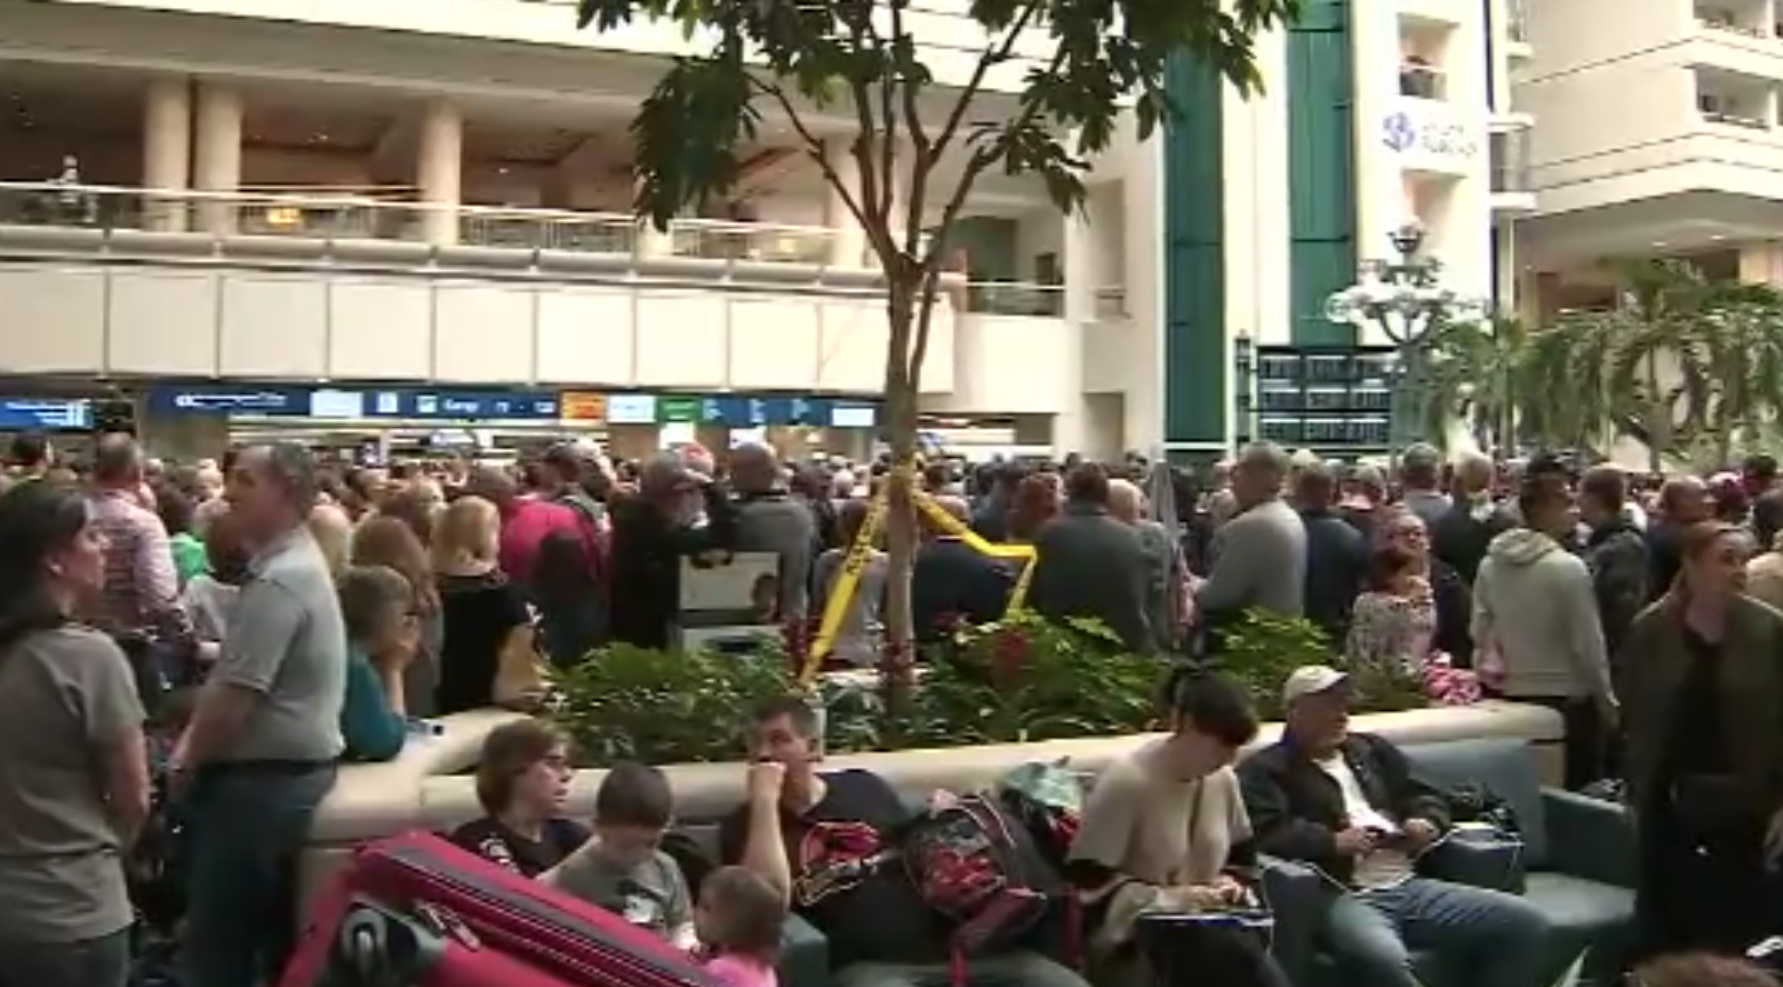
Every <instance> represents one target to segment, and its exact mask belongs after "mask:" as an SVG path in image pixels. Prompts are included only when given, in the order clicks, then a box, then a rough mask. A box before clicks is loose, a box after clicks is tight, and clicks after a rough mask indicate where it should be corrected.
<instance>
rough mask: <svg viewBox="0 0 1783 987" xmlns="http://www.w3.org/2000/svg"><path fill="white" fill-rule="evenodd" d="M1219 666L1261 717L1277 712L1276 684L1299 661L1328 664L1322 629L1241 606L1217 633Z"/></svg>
mask: <svg viewBox="0 0 1783 987" xmlns="http://www.w3.org/2000/svg"><path fill="white" fill-rule="evenodd" d="M1217 633H1218V634H1219V637H1220V640H1219V651H1218V653H1219V662H1218V664H1219V667H1220V669H1221V670H1222V671H1224V672H1226V673H1227V674H1228V675H1231V676H1232V677H1233V678H1235V679H1237V680H1238V681H1240V682H1241V683H1243V684H1244V687H1245V691H1247V692H1248V693H1250V697H1251V702H1253V703H1255V704H1256V707H1257V713H1258V715H1260V716H1262V717H1263V718H1264V719H1266V720H1279V719H1281V716H1282V683H1284V682H1286V681H1287V680H1288V673H1290V672H1292V671H1293V670H1294V669H1296V668H1299V667H1300V666H1302V665H1329V664H1333V663H1334V659H1333V657H1332V654H1331V642H1330V641H1328V640H1326V638H1325V633H1324V632H1323V631H1321V630H1319V628H1318V627H1317V626H1316V625H1314V624H1313V623H1312V622H1311V621H1309V620H1306V619H1305V618H1302V617H1282V616H1279V615H1277V614H1272V613H1265V612H1263V611H1261V610H1246V611H1245V612H1244V614H1243V615H1242V616H1241V617H1239V618H1238V620H1237V621H1235V622H1233V623H1231V624H1227V625H1225V626H1223V627H1222V628H1221V629H1220V630H1219V631H1218V632H1217Z"/></svg>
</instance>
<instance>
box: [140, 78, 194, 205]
mask: <svg viewBox="0 0 1783 987" xmlns="http://www.w3.org/2000/svg"><path fill="white" fill-rule="evenodd" d="M191 184H192V86H191V83H190V82H188V81H187V80H186V79H183V78H167V79H156V80H155V81H153V82H151V83H149V89H148V93H147V95H146V97H145V99H144V103H143V124H142V185H143V187H144V188H147V189H157V190H165V191H168V192H184V191H185V190H186V189H188V188H190V187H191ZM186 202H187V200H186V199H184V198H172V197H168V198H163V197H159V196H148V197H146V198H145V199H144V200H143V228H144V229H146V230H153V231H155V232H159V233H178V232H181V231H183V230H185V228H186Z"/></svg>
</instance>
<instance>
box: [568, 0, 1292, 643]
mask: <svg viewBox="0 0 1783 987" xmlns="http://www.w3.org/2000/svg"><path fill="white" fill-rule="evenodd" d="M1299 3H1300V0H1101V2H1083V0H959V2H958V3H957V4H950V5H948V7H949V9H950V10H957V11H958V12H959V13H960V14H961V15H963V16H961V17H959V18H958V22H959V25H960V28H959V34H958V35H957V36H947V37H933V36H928V37H925V38H923V39H922V43H919V41H918V38H917V37H916V32H917V26H916V25H917V23H918V22H919V21H923V20H925V19H926V20H927V22H928V23H929V24H930V25H933V24H934V23H935V21H936V20H937V19H938V18H936V17H934V16H933V15H932V14H929V15H927V16H926V17H925V16H923V12H922V11H921V10H920V9H919V8H918V7H917V5H915V4H913V3H912V2H911V0H829V2H815V0H579V3H578V11H577V13H578V21H579V24H580V26H582V27H584V28H588V27H593V28H594V29H596V30H609V29H614V28H618V27H622V26H624V25H627V24H629V23H633V22H648V21H660V22H665V23H672V24H675V25H678V26H679V27H680V28H681V31H682V34H683V36H684V37H685V38H686V39H687V41H688V43H689V45H690V46H692V47H694V48H695V49H697V50H696V51H695V53H693V54H691V55H688V56H685V57H679V58H676V59H675V60H674V61H673V63H672V65H670V66H669V68H668V69H667V71H666V72H665V74H664V76H663V77H662V79H661V80H660V81H659V82H658V84H657V85H656V88H655V89H654V90H653V91H652V92H651V94H650V95H649V97H648V98H646V99H645V100H644V102H643V104H642V105H641V107H640V108H639V110H638V113H637V116H636V118H635V119H634V120H633V121H632V125H631V136H632V140H633V142H634V144H635V147H636V152H635V158H634V169H635V171H636V175H637V196H636V203H635V205H636V209H637V212H638V213H639V215H640V216H642V217H644V218H646V219H648V220H649V221H651V222H652V223H654V224H655V225H656V226H657V227H658V228H659V229H660V228H665V227H666V225H667V224H668V222H669V221H670V220H671V219H673V218H674V217H675V216H676V215H677V214H678V213H679V212H680V211H681V210H682V209H683V208H685V207H688V206H690V205H697V204H699V203H701V202H703V201H706V200H708V199H709V198H715V197H721V196H723V195H724V194H725V193H726V192H727V191H728V190H729V189H730V188H731V187H732V185H733V184H734V183H735V182H736V180H737V179H738V177H739V173H740V167H741V163H742V162H741V156H742V154H743V152H744V151H746V150H747V145H748V144H749V142H750V140H751V139H752V138H753V137H754V136H755V134H756V131H757V128H758V127H759V126H760V125H761V123H762V122H763V120H764V118H767V117H773V118H775V119H777V120H778V121H781V122H783V123H784V124H786V125H787V126H789V127H790V128H791V130H792V132H794V133H795V134H796V135H797V137H798V142H799V145H800V148H799V149H800V151H802V152H803V153H804V154H805V155H806V156H808V157H809V159H810V160H811V161H812V162H813V163H814V164H815V166H816V167H817V168H818V169H819V170H820V171H821V173H822V175H823V177H824V180H825V182H826V183H827V185H828V186H829V187H830V188H831V189H832V190H833V192H834V194H836V195H837V196H838V197H839V198H840V199H841V201H842V202H843V203H845V204H846V208H847V210H848V211H849V212H850V213H852V214H853V218H854V219H855V221H856V222H858V223H859V225H860V228H861V230H862V232H863V235H864V237H865V240H866V243H867V246H868V247H869V249H870V250H871V253H872V255H873V257H874V258H875V260H876V262H877V264H878V267H879V268H880V270H881V271H882V273H883V276H884V287H885V293H886V319H887V321H888V323H889V345H888V347H887V352H886V360H885V380H884V384H885V398H884V412H885V414H884V419H885V421H884V428H885V432H886V439H887V441H888V443H889V445H890V447H891V452H892V457H893V463H894V466H895V467H896V468H895V469H894V470H893V472H892V475H891V479H890V481H889V484H888V491H889V492H888V496H889V497H890V500H891V507H892V510H891V514H890V524H889V528H890V536H891V537H890V542H891V544H890V546H889V547H890V550H891V565H892V572H893V573H894V576H893V578H892V580H891V584H890V590H889V593H888V596H889V598H888V601H887V617H888V623H889V625H890V628H891V634H890V637H891V639H892V644H891V648H890V650H891V652H892V654H893V655H894V656H896V655H900V654H908V646H909V642H910V640H911V638H912V635H911V628H910V606H909V571H910V558H911V555H912V552H913V549H914V518H913V516H912V513H911V510H910V504H909V497H910V493H911V490H912V478H911V470H910V466H911V464H912V462H913V460H914V456H915V452H916V426H917V395H918V393H919V391H920V381H921V375H922V369H923V362H924V358H925V357H926V356H927V353H928V347H929V329H930V323H931V317H932V313H933V311H934V305H935V301H936V297H937V294H938V291H939V290H940V288H941V287H942V285H941V277H942V274H943V267H944V263H943V262H944V251H946V249H947V246H946V243H947V235H946V234H947V231H948V229H949V228H950V227H951V225H952V224H953V223H954V221H955V220H956V219H958V218H959V217H960V213H961V210H962V209H963V208H964V207H965V204H966V200H967V197H968V196H969V195H970V193H971V191H972V188H973V186H974V184H975V183H976V182H977V181H978V179H979V178H980V177H981V176H983V175H985V174H986V173H989V172H992V171H993V170H995V171H998V172H1001V173H1003V174H1006V175H1011V176H1021V175H1029V176H1034V177H1036V178H1038V179H1039V180H1040V182H1041V184H1043V185H1044V187H1045V189H1046V193H1047V195H1048V196H1049V197H1050V198H1051V199H1052V201H1053V202H1054V203H1056V204H1057V205H1058V207H1059V208H1060V209H1062V210H1067V211H1072V210H1078V209H1081V208H1082V206H1083V202H1084V196H1085V188H1084V178H1085V176H1086V175H1087V174H1088V173H1089V171H1090V168H1091V166H1092V162H1093V161H1094V159H1095V157H1096V155H1097V154H1099V153H1100V152H1102V151H1104V150H1105V149H1107V148H1108V146H1109V144H1110V142H1111V141H1112V140H1113V138H1114V136H1115V134H1116V129H1117V123H1118V121H1119V119H1120V117H1121V115H1122V114H1124V113H1129V112H1130V113H1132V114H1133V118H1134V120H1135V122H1136V125H1137V131H1138V134H1139V137H1140V139H1141V140H1144V139H1146V138H1149V137H1150V136H1151V134H1152V133H1153V132H1154V131H1155V130H1156V129H1157V127H1158V125H1159V123H1160V122H1161V121H1163V120H1165V119H1167V118H1169V117H1171V116H1172V115H1173V114H1174V113H1175V107H1174V106H1173V105H1172V102H1171V100H1170V99H1169V97H1168V96H1167V94H1166V91H1165V68H1166V65H1167V64H1168V63H1169V61H1170V59H1171V58H1172V57H1174V56H1178V55H1181V56H1184V57H1188V58H1191V59H1195V60H1197V61H1198V62H1199V63H1200V64H1201V65H1203V66H1205V67H1207V69H1208V70H1210V71H1212V72H1216V73H1218V75H1219V76H1221V77H1223V78H1224V79H1225V80H1226V81H1227V82H1228V83H1229V84H1230V85H1232V86H1233V87H1234V88H1235V89H1236V90H1237V91H1238V92H1240V93H1242V94H1246V95H1248V94H1250V93H1252V92H1253V91H1255V90H1257V89H1258V88H1259V87H1260V86H1261V85H1262V79H1261V78H1260V76H1259V73H1258V70H1257V66H1256V59H1255V39H1256V37H1257V35H1258V34H1259V33H1260V32H1262V31H1264V30H1266V29H1268V28H1270V27H1271V26H1273V25H1275V24H1277V23H1280V22H1283V21H1284V20H1286V19H1288V18H1291V17H1293V16H1294V15H1295V14H1296V13H1297V11H1298V5H1299ZM925 33H927V34H930V35H932V34H933V33H934V28H933V27H932V26H931V27H930V28H929V29H928V31H927V32H925ZM1036 40H1038V41H1042V42H1043V43H1044V45H1045V48H1044V51H1045V53H1046V54H1044V55H1043V56H1042V57H1040V58H1038V59H1035V58H1031V57H1029V58H1024V57H1023V56H1022V52H1023V50H1024V49H1023V47H1022V46H1023V44H1024V42H1025V43H1026V44H1028V45H1030V46H1031V45H1032V44H1033V42H1034V41H1036ZM935 46H943V47H935ZM1024 61H1025V62H1026V63H1027V64H1026V65H1023V62H1024ZM943 62H945V63H946V67H947V68H949V69H954V68H958V69H962V70H963V74H964V79H963V82H962V81H960V80H959V79H958V78H956V77H953V76H952V75H951V73H949V78H948V79H947V80H946V81H943V79H942V78H941V76H942V74H943V73H942V72H940V71H938V69H937V65H940V64H941V63H943ZM1012 73H1013V74H1018V75H1019V81H1018V82H1017V91H1016V92H1015V94H1014V100H1013V103H1012V104H1011V103H1009V102H998V103H997V105H995V106H994V107H992V106H989V105H987V103H988V102H989V100H987V99H986V98H985V97H986V95H987V94H988V93H990V92H991V91H993V89H1001V88H1005V87H1004V86H1002V85H999V84H998V83H999V81H1000V80H1002V79H1007V78H1008V77H1010V76H1011V74H1012ZM1011 106H1013V109H1011ZM827 117H841V118H843V119H844V120H845V121H847V122H846V123H845V124H844V128H843V130H842V131H841V132H840V133H836V132H833V131H827V130H826V129H825V127H824V126H823V125H822V123H823V122H824V121H823V118H827ZM826 138H829V139H833V140H835V141H837V142H838V143H840V144H841V145H842V146H844V147H845V148H846V150H847V153H848V154H849V155H850V156H851V157H852V159H853V161H852V166H851V167H849V168H847V169H845V170H846V171H847V172H851V173H852V174H848V175H845V174H844V170H843V169H838V168H837V167H836V165H835V163H834V162H833V160H832V158H831V157H830V155H829V154H828V153H826V147H825V144H826ZM943 163H947V164H948V166H949V168H948V170H947V171H943V170H941V168H940V166H941V165H942V164H943ZM899 189H903V190H904V193H905V194H903V195H899V194H898V190H899ZM931 203H934V204H938V206H939V216H938V217H932V215H931V213H930V212H929V210H928V208H927V207H928V205H929V204H931ZM768 345H771V343H770V344H768Z"/></svg>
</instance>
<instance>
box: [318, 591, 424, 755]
mask: <svg viewBox="0 0 1783 987" xmlns="http://www.w3.org/2000/svg"><path fill="white" fill-rule="evenodd" d="M335 591H336V592H337V593H338V594H339V595H340V604H341V620H342V622H343V623H345V624H346V625H347V698H346V701H345V702H344V703H342V704H341V735H342V737H344V738H345V740H346V742H347V749H346V753H345V755H344V756H345V757H346V759H347V760H349V761H389V760H391V759H393V758H395V757H396V755H398V754H400V753H402V745H403V741H405V740H407V739H408V734H409V723H408V714H407V712H406V710H405V708H404V705H403V672H404V671H405V670H406V669H407V668H408V666H409V663H410V662H412V661H414V660H415V655H416V653H417V652H418V651H419V650H420V644H421V629H420V624H419V622H418V621H417V620H416V617H415V611H414V607H413V604H414V598H415V594H414V590H413V589H412V588H411V587H410V586H409V581H408V580H407V579H405V578H403V576H402V574H401V573H399V572H397V571H396V570H395V569H390V568H386V567H384V566H381V565H368V566H355V567H353V568H350V569H348V570H347V571H345V572H343V573H341V575H340V578H339V579H338V580H336V581H335Z"/></svg>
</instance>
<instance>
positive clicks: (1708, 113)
mask: <svg viewBox="0 0 1783 987" xmlns="http://www.w3.org/2000/svg"><path fill="white" fill-rule="evenodd" d="M1698 109H1699V110H1700V111H1701V113H1702V117H1703V119H1704V120H1707V121H1708V122H1710V123H1718V124H1721V125H1722V126H1726V127H1740V128H1742V129H1745V130H1769V129H1771V121H1770V120H1769V119H1768V117H1767V114H1766V113H1765V112H1764V111H1763V110H1759V109H1756V108H1753V107H1748V106H1740V105H1737V104H1736V105H1726V104H1703V105H1700V106H1699V107H1698Z"/></svg>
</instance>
